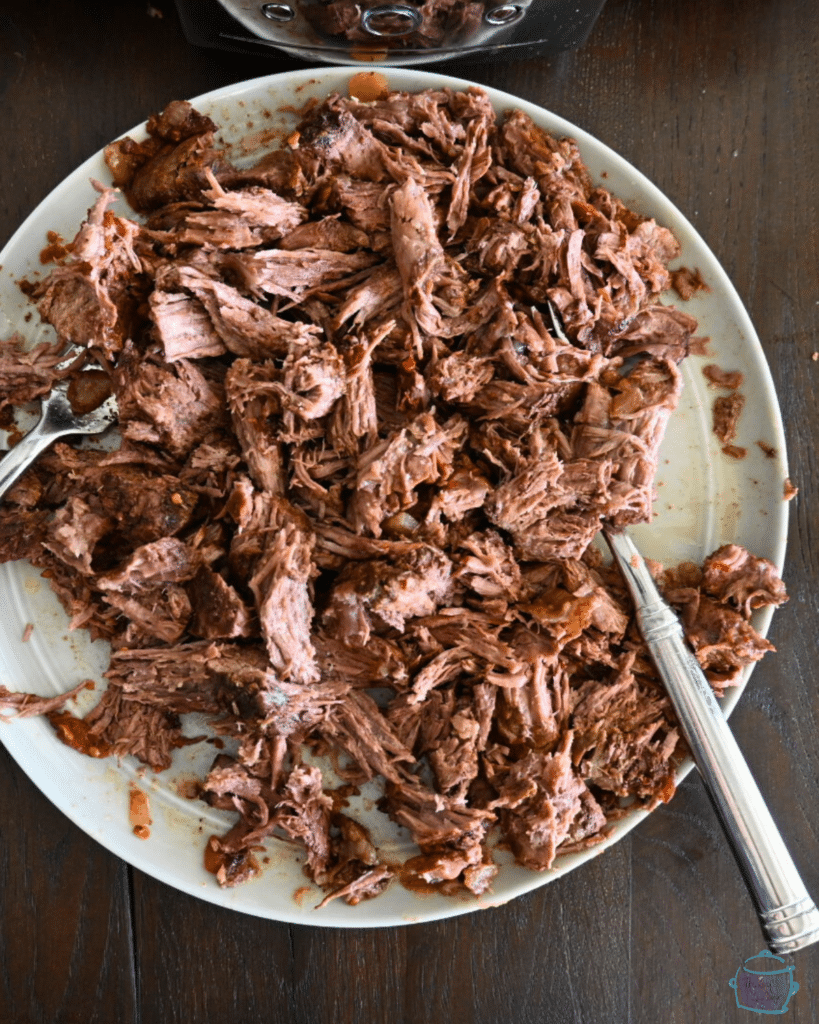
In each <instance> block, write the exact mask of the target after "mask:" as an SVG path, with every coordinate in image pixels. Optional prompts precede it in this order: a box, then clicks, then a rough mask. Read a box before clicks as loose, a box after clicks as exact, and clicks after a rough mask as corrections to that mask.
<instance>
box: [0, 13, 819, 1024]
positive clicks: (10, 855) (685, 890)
mask: <svg viewBox="0 0 819 1024" xmlns="http://www.w3.org/2000/svg"><path fill="white" fill-rule="evenodd" d="M151 8H153V9H154V11H159V12H160V13H161V14H162V17H157V16H155V15H152V13H151ZM299 66H302V65H300V64H299V63H298V62H296V61H294V60H291V59H288V58H287V57H284V56H282V55H277V54H271V55H270V56H269V57H265V58H262V57H256V56H248V55H242V54H237V53H228V52H222V51H215V50H205V49H198V48H195V47H192V46H191V45H190V44H189V43H188V42H187V41H186V39H185V36H184V34H183V32H182V29H181V27H180V24H179V21H178V17H177V14H176V10H175V7H174V6H173V4H172V3H171V2H170V0H153V2H152V4H150V5H149V4H147V3H146V2H144V0H120V2H117V3H109V4H106V5H101V4H99V5H98V4H89V3H85V2H80V0H59V2H57V0H52V2H48V0H41V2H40V3H38V4H19V3H15V4H11V3H5V4H0V132H2V145H0V245H2V244H4V243H5V241H6V239H7V238H8V237H9V236H10V235H11V233H12V232H13V230H14V229H15V228H16V227H17V225H18V224H19V223H20V222H21V221H22V220H23V219H24V217H25V216H26V215H27V214H28V213H29V212H30V211H31V210H32V209H33V208H34V207H35V206H36V204H37V203H38V202H39V201H40V200H41V199H42V198H43V197H44V196H45V195H47V194H48V192H49V191H50V190H51V189H52V188H54V186H56V185H57V184H58V183H59V182H60V181H61V180H62V178H63V177H64V176H65V175H66V174H68V173H69V172H70V171H71V170H73V169H74V167H76V166H77V165H78V164H79V163H80V162H81V161H82V160H84V159H85V158H86V157H87V156H89V155H90V154H92V153H93V152H94V151H96V150H97V149H98V148H99V147H100V146H102V145H104V144H105V143H106V142H108V141H110V140H111V139H112V138H115V137H116V136H118V135H120V134H121V133H123V132H124V131H126V130H127V129H128V128H130V127H131V126H132V125H134V124H136V123H138V122H140V121H142V120H144V119H145V117H146V116H147V115H148V114H149V113H151V112H153V111H155V110H159V109H161V108H162V107H163V106H164V105H165V104H166V103H167V102H168V101H169V100H171V99H175V98H182V97H187V96H194V95H196V94H198V93H200V92H203V91H206V90H209V89H212V88H216V87H219V86H222V85H226V84H229V83H231V82H236V81H240V80H242V79H244V78H249V77H253V76H256V75H260V74H265V73H270V72H275V71H282V70H289V69H290V68H294V67H299ZM437 67H438V68H439V69H440V70H441V71H445V72H450V73H457V74H462V75H464V76H465V77H469V78H472V79H474V80H476V81H478V82H480V83H485V84H487V85H492V86H495V87H498V88H501V89H505V90H507V91H509V92H512V93H515V94H517V95H519V96H521V97H524V98H526V99H529V100H532V101H534V102H536V103H539V104H541V105H543V106H546V107H548V108H549V109H551V110H553V111H554V112H555V113H557V114H560V115H561V116H563V117H566V118H568V119H569V120H570V121H573V122H574V123H575V124H577V125H580V126H582V127H583V128H584V129H586V130H587V131H589V132H591V133H592V134H593V135H595V136H597V137H598V138H599V139H601V140H602V141H604V142H606V143H607V144H608V145H610V146H612V147H613V148H614V149H615V150H617V151H618V152H619V153H621V154H622V155H623V156H624V157H626V158H627V159H628V160H630V161H632V162H633V163H634V164H636V165H637V166H638V167H639V168H640V169H641V170H643V171H644V172H645V173H646V174H647V175H648V176H649V178H651V179H652V180H653V181H654V182H655V183H656V184H657V185H658V186H659V187H660V188H661V189H662V190H663V191H664V192H665V193H666V194H667V195H668V196H669V197H670V198H671V200H672V201H673V202H675V203H676V204H677V205H678V206H679V208H680V209H681V210H682V211H683V213H684V214H685V215H686V216H687V217H688V218H689V219H690V220H691V221H692V223H693V224H694V225H695V227H697V228H698V230H699V231H700V233H701V234H702V235H703V236H704V238H705V240H706V241H707V243H708V244H709V245H710V246H711V248H712V249H713V250H714V252H715V253H716V255H717V257H718V258H719V260H720V261H721V262H722V264H723V266H724V267H725V269H726V270H727V272H728V274H729V276H730V277H731V278H732V279H733V281H734V283H735V284H736V286H737V289H738V291H739V293H740V296H741V298H742V300H743V302H744V303H745V304H746V306H747V308H748V311H749V313H750V315H751V318H752V320H753V321H754V323H755V325H756V328H757V331H758V333H759V335H760V337H761V339H762V343H763V346H764V348H765V351H766V353H767V356H768V359H769V361H770V365H771V370H772V372H773V375H774V379H775V381H776V386H777V390H778V393H779V396H780V401H781V405H782V410H783V415H784V420H785V426H786V431H787V436H788V443H789V453H790V461H791V475H792V478H793V480H794V482H795V483H796V484H797V485H798V486H799V488H800V494H799V497H798V498H797V500H796V501H795V502H794V503H792V506H791V534H790V542H789V553H788V561H787V565H786V573H785V576H786V581H787V584H788V587H789V590H790V594H791V600H790V604H789V605H788V606H786V608H785V609H784V610H783V611H781V612H779V613H778V614H777V615H776V616H775V618H774V625H773V630H772V633H771V639H772V640H773V642H774V643H775V644H776V646H777V647H778V648H779V653H778V654H777V655H774V656H771V657H769V658H768V659H767V660H766V661H765V662H764V663H763V665H762V666H761V667H760V668H758V669H757V671H756V672H755V673H754V676H753V679H752V682H751V685H750V686H749V688H748V690H747V691H746V693H745V695H744V696H743V699H742V701H741V702H740V705H739V707H738V709H737V711H736V713H735V715H734V716H733V718H732V724H733V726H734V729H735V732H736V735H737V738H738V740H739V742H740V745H741V746H742V748H743V750H744V751H745V753H746V755H747V758H748V761H749V762H750V764H751V767H752V769H753V770H754V772H755V773H756V775H757V778H758V779H759V782H760V786H761V788H762V790H763V792H764V793H765V794H766V796H767V797H768V799H769V801H770V804H771V806H772V809H773V810H774V813H775V817H776V818H777V820H778V822H779V824H780V826H781V828H782V831H783V833H784V835H785V836H786V837H787V840H788V842H789V845H790V847H791V850H792V852H793V856H794V859H795V860H796V861H797V864H798V866H799V868H800V869H801V871H802V873H803V877H804V879H805V882H806V883H807V886H808V889H809V890H810V891H811V892H812V893H813V894H814V896H817V897H819V830H818V829H817V821H819V744H817V733H818V732H819V697H817V679H819V649H818V648H817V641H816V621H817V602H819V587H817V583H819V549H817V546H816V542H817V540H818V539H819V535H818V526H819V524H817V517H816V508H817V494H818V493H819V465H818V464H817V454H816V452H817V446H816V438H817V426H818V425H819V362H817V361H814V360H813V359H812V358H811V356H812V353H813V352H814V351H816V350H817V349H819V251H818V250H819V223H818V221H819V203H818V202H817V200H818V199H819V188H818V187H817V179H818V178H819V128H817V121H818V119H819V85H817V70H818V69H819V10H818V9H817V6H816V4H815V3H814V2H813V0H742V2H740V0H711V2H708V3H705V2H700V3H696V2H694V3H676V2H672V0H609V2H608V4H607V5H606V7H605V8H604V11H603V14H602V16H601V18H600V20H599V22H598V23H597V25H596V26H595V29H594V31H593V33H592V35H591V37H590V38H589V40H588V42H587V43H586V44H585V46H583V47H582V48H581V49H580V50H578V51H576V52H571V53H566V54H562V55H559V56H556V57H552V58H550V59H545V58H543V59H533V60H514V59H512V60H507V61H502V62H494V63H470V64H466V63H449V64H446V65H437ZM3 728H13V726H4V727H3ZM761 948H762V939H761V934H760V932H759V929H758V925H757V922H756V918H755V915H754V912H753V910H752V908H751V906H750V903H749V900H748V897H747V895H746V892H745V889H744V886H743V884H742V882H741V880H740V878H739V877H738V874H737V869H736V867H735V865H734V862H733V860H732V858H731V856H730V853H729V851H728V849H727V847H726V843H725V841H724V840H723V838H722V835H721V833H720V832H719V830H718V827H717V825H716V822H715V819H714V817H713V814H712V811H711V809H710V805H709V804H708V801H707V799H706V797H705V794H704V792H703V789H702V787H701V785H700V783H699V781H698V779H697V778H696V776H695V775H692V776H689V778H688V780H687V781H686V782H685V783H684V784H683V786H682V787H681V789H680V792H679V793H678V795H677V796H676V797H675V799H674V800H673V801H672V803H671V804H670V805H669V806H668V807H663V808H661V809H659V810H658V811H657V812H656V813H654V814H653V815H651V816H650V817H649V819H648V820H647V821H646V822H645V823H643V824H642V825H641V826H640V827H639V828H638V829H637V830H636V831H634V832H632V833H631V834H630V836H629V837H628V838H626V839H625V840H624V841H623V842H621V843H620V844H619V845H618V846H616V847H615V848H613V849H612V850H611V851H609V852H608V853H606V854H605V855H604V856H602V857H600V858H598V859H595V860H593V861H592V862H591V863H589V864H588V865H587V866H585V867H583V868H582V869H581V870H579V871H577V872H575V873H573V874H571V875H569V876H567V877H564V878H562V879H560V880H558V881H557V882H555V883H554V884H551V885H548V886H546V887H544V888H542V889H541V890H539V891H537V892H535V893H533V894H531V895H529V896H526V897H523V898H520V899H518V900H515V901H513V902H512V903H509V904H507V905H505V906H503V907H500V908H498V909H495V910H491V911H484V912H481V913H476V914H471V915H467V916H464V917H459V918H456V919H454V920H451V921H445V922H439V923H434V924H424V925H413V926H408V927H405V928H396V929H385V930H372V931H368V930H364V929H362V930H332V929H319V928H308V927H301V926H288V925H286V924H279V923H275V922H267V921H262V920H257V919H254V918H248V917H245V916H241V915H239V914H236V913H234V912H231V911H228V910H222V909H219V908H217V907H213V906H211V905H209V904H206V903H204V902H201V901H198V900H195V899H193V898H191V897H189V896H186V895H184V894H182V893H179V892H176V891H175V890H172V889H169V888H167V887H166V886H164V885H162V884H160V883H158V882H156V881H154V880H153V879H151V878H149V877H146V876H145V875H143V874H141V873H140V872H139V871H136V870H133V869H131V868H129V867H128V866H127V865H126V864H125V863H123V862H122V861H120V860H118V859H117V858H116V857H114V856H112V855H110V854H108V853H107V852H106V851H104V850H103V849H102V848H101V847H99V846H98V845H97V844H96V843H95V842H93V841H92V840H91V839H89V838H88V837H86V835H85V834H84V833H82V832H80V831H79V830H78V829H77V828H76V827H75V826H74V825H72V824H71V823H69V822H68V820H67V819H66V818H65V817H64V816H63V815H62V814H61V813H60V812H59V811H57V810H56V809H55V808H54V807H53V806H52V805H51V804H50V803H49V802H48V801H47V800H46V799H45V798H44V797H43V796H42V795H41V794H40V793H39V791H38V790H37V789H36V788H35V787H34V786H33V785H32V784H31V783H30V782H29V780H28V779H27V777H26V776H25V775H23V773H22V772H21V771H20V770H19V769H18V768H17V766H16V764H15V763H14V762H13V761H12V760H11V758H10V757H9V756H8V755H7V754H6V753H5V750H4V748H2V747H0V1024H137V1022H141V1024H154V1022H157V1024H159V1022H161V1024H211V1022H212V1024H233V1022H236V1024H239V1022H241V1024H263V1022H264V1024H279V1022H282V1024H283V1022H288V1024H325V1022H333V1024H369V1022H381V1021H383V1022H390V1024H399V1022H400V1024H403V1022H406V1024H421V1022H435V1024H437V1022H442V1024H443V1022H450V1021H451V1022H456V1024H500V1022H503V1024H654V1022H657V1021H663V1022H667V1024H692V1022H694V1021H714V1022H728V1024H733V1022H735V1021H736V1022H740V1021H748V1020H749V1019H753V1018H752V1016H751V1014H750V1012H749V1011H747V1010H743V1009H739V1008H737V1006H736V1005H735V1000H734V994H733V992H732V990H731V989H730V988H729V987H728V979H729V978H731V977H732V976H733V975H734V973H735V972H736V970H737V968H738V967H739V966H740V964H741V963H742V962H743V960H744V959H745V958H746V957H749V956H752V955H753V954H755V953H757V952H758V951H759V950H760V949H761ZM794 961H795V964H796V972H795V976H796V980H797V981H798V982H799V984H800V989H799V992H798V993H797V994H796V995H795V996H794V997H793V999H792V1000H791V1005H790V1007H789V1010H788V1018H787V1019H789V1020H791V1021H793V1022H794V1024H797V1022H800V1024H808V1022H815V1021H816V1020H819V947H814V948H813V949H811V950H808V951H805V952H803V953H802V954H799V955H797V956H796V957H795V958H794Z"/></svg>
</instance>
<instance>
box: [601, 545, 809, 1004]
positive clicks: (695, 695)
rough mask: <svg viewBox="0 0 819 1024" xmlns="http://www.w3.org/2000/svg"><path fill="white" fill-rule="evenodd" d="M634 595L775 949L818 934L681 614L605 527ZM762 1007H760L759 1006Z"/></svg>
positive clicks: (797, 945) (799, 944)
mask: <svg viewBox="0 0 819 1024" xmlns="http://www.w3.org/2000/svg"><path fill="white" fill-rule="evenodd" d="M603 534H604V536H605V538H606V540H607V541H608V545H609V547H610V548H611V552H612V554H613V555H614V559H615V561H616V563H617V565H618V567H619V569H620V572H621V573H622V575H623V579H624V580H625V581H626V584H627V586H628V588H629V591H630V592H631V596H632V597H633V599H634V605H635V609H636V612H637V624H638V626H639V628H640V632H641V633H642V635H643V639H644V640H645V642H646V644H647V645H648V649H649V651H650V652H651V656H652V658H653V659H654V663H655V664H656V666H657V669H658V671H659V673H660V677H661V678H662V681H663V683H664V684H665V688H666V691H667V693H668V696H669V697H670V698H671V703H672V704H673V705H674V710H675V711H676V713H677V719H678V721H679V723H680V728H681V730H682V733H683V735H684V736H685V738H686V740H687V741H688V746H689V747H690V749H691V753H692V755H693V757H694V762H695V764H696V765H697V768H698V769H699V772H700V775H701V776H702V780H703V782H704V783H705V788H706V792H707V793H708V796H709V797H710V798H711V802H712V804H713V806H714V810H715V811H716V813H717V818H718V819H719V822H720V824H721V825H722V828H723V831H724V832H725V835H726V837H727V839H728V842H729V843H730V845H731V849H732V850H733V852H734V856H735V857H736V860H737V863H738V864H739V867H740V870H741V872H742V875H743V877H744V879H745V882H746V884H747V886H748V889H749V891H750V894H751V897H752V899H753V901H754V904H755V906H756V911H757V914H758V915H759V922H760V924H761V925H762V930H763V932H764V934H765V939H766V941H767V943H768V945H769V946H770V948H771V949H772V950H773V951H774V952H775V953H794V952H796V950H798V949H804V948H805V947H806V946H809V945H811V944H812V943H814V942H819V911H817V909H816V906H815V905H814V902H813V900H812V899H811V898H810V896H809V895H808V891H807V889H806V888H805V884H804V882H803V881H802V878H801V877H800V875H799V871H798V870H797V868H796V865H795V864H794V862H793V861H792V860H791V856H790V854H789V853H788V850H787V848H786V846H785V843H784V841H783V839H782V836H781V835H780V833H779V829H778V828H777V827H776V823H775V822H774V820H773V818H772V817H771V813H770V811H769V810H768V807H767V805H766V803H765V800H764V798H763V796H762V794H761V793H760V791H759V788H758V787H757V784H756V782H755V781H754V777H753V775H752V774H751V771H750V769H749V768H748V765H747V763H746V761H745V758H744V757H743V756H742V751H741V750H740V749H739V745H738V744H737V741H736V740H735V739H734V734H733V733H732V732H731V729H730V728H729V726H728V723H727V722H726V720H725V716H724V715H723V713H722V708H720V706H719V704H718V703H717V699H716V697H715V696H714V691H713V690H712V689H711V686H710V684H709V682H708V680H707V679H706V678H705V675H704V674H703V671H702V669H701V668H700V665H699V662H698V661H697V659H696V658H695V657H694V654H693V652H692V651H691V650H690V648H689V647H688V646H687V644H686V642H685V640H684V639H683V630H682V626H681V625H680V620H679V619H678V618H677V616H676V615H675V614H674V612H673V611H672V610H671V608H670V607H669V606H668V605H667V604H666V603H665V601H664V600H663V599H662V597H660V593H659V591H658V590H657V587H656V586H655V585H654V580H653V579H652V577H651V574H650V573H649V571H648V568H647V567H646V564H645V562H644V561H643V558H642V555H640V553H639V552H638V551H637V548H636V547H635V546H634V544H633V543H632V541H631V539H630V538H629V536H628V535H627V534H625V533H623V532H621V531H620V530H614V529H611V528H609V529H605V530H604V531H603ZM763 1012H765V1011H763Z"/></svg>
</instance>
